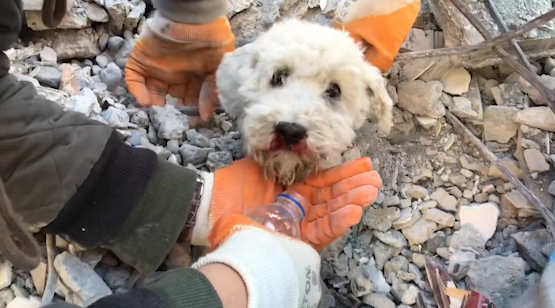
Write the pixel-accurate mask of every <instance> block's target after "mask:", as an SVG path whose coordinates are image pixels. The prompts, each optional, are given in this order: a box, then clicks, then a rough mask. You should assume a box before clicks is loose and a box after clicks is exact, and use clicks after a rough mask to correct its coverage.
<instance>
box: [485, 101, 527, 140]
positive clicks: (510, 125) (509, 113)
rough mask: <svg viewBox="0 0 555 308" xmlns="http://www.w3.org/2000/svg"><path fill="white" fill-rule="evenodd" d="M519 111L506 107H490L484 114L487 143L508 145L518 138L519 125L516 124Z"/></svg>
mask: <svg viewBox="0 0 555 308" xmlns="http://www.w3.org/2000/svg"><path fill="white" fill-rule="evenodd" d="M517 113H518V109H517V108H515V107H506V106H488V107H487V108H486V112H485V114H484V138H485V140H486V141H496V142H499V143H507V142H509V140H510V139H511V138H512V137H514V136H516V133H517V131H518V127H519V124H518V123H515V118H516V115H517Z"/></svg>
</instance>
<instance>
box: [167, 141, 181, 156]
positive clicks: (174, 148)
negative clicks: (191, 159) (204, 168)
mask: <svg viewBox="0 0 555 308" xmlns="http://www.w3.org/2000/svg"><path fill="white" fill-rule="evenodd" d="M166 149H168V151H170V152H172V154H179V141H177V140H168V143H167V144H166Z"/></svg>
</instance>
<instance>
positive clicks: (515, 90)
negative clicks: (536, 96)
mask: <svg viewBox="0 0 555 308" xmlns="http://www.w3.org/2000/svg"><path fill="white" fill-rule="evenodd" d="M491 94H492V96H493V98H494V99H495V103H496V104H497V105H498V106H508V107H519V108H524V107H525V106H528V105H529V104H530V102H529V98H528V96H527V95H526V94H524V93H523V92H522V91H521V90H520V87H519V85H518V84H516V83H503V84H500V85H498V86H496V87H492V88H491Z"/></svg>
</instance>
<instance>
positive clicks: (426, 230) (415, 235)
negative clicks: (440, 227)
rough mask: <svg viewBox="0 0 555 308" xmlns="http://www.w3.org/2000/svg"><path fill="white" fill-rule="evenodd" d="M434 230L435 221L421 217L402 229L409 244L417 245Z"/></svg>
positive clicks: (435, 227)
mask: <svg viewBox="0 0 555 308" xmlns="http://www.w3.org/2000/svg"><path fill="white" fill-rule="evenodd" d="M435 230H437V225H436V223H435V222H432V221H428V220H426V219H424V218H422V219H420V220H418V221H417V222H416V223H414V224H413V225H412V226H410V227H408V228H404V229H403V230H402V231H403V234H404V235H405V237H406V238H407V240H408V241H409V245H418V244H422V243H424V242H426V241H427V240H428V239H429V238H430V236H431V235H432V233H433V232H434V231H435Z"/></svg>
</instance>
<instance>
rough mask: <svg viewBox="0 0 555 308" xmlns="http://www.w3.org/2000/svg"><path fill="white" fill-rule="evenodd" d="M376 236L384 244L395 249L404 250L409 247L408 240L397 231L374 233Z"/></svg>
mask: <svg viewBox="0 0 555 308" xmlns="http://www.w3.org/2000/svg"><path fill="white" fill-rule="evenodd" d="M374 236H376V237H377V238H378V239H379V240H380V241H382V242H383V243H385V244H387V245H390V246H393V247H395V248H403V247H404V246H406V245H407V240H406V239H405V237H404V236H403V234H402V233H401V232H399V231H397V230H389V231H387V232H380V231H374Z"/></svg>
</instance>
